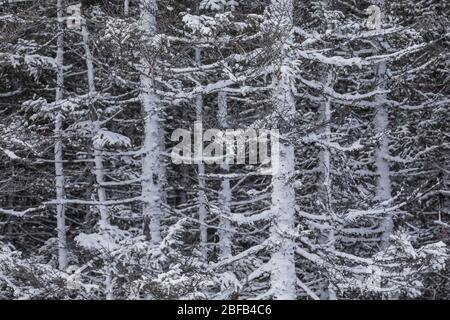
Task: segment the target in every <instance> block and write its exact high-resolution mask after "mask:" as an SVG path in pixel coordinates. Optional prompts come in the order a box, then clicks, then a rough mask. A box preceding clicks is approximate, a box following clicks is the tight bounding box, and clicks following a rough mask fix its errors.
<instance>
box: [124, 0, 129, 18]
mask: <svg viewBox="0 0 450 320" xmlns="http://www.w3.org/2000/svg"><path fill="white" fill-rule="evenodd" d="M123 14H124V16H125V17H128V15H129V14H130V0H125V1H124V3H123Z"/></svg>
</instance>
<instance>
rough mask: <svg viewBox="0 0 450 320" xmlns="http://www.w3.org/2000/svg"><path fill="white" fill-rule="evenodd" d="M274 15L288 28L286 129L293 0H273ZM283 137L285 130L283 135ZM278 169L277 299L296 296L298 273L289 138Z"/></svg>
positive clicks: (282, 105)
mask: <svg viewBox="0 0 450 320" xmlns="http://www.w3.org/2000/svg"><path fill="white" fill-rule="evenodd" d="M271 11H272V19H274V23H275V24H276V25H278V26H280V27H281V28H283V29H284V30H282V32H283V33H284V36H283V37H282V38H281V40H279V43H278V44H277V48H279V50H280V52H279V53H278V54H279V58H280V60H281V67H280V69H279V72H278V74H275V75H274V77H273V84H274V91H273V102H274V109H275V113H276V114H277V115H278V116H279V117H280V118H282V119H283V121H282V122H283V123H282V126H283V127H284V128H280V129H281V131H282V132H284V133H286V132H288V131H289V128H287V126H289V124H290V121H289V120H290V118H291V117H292V116H294V114H295V97H294V94H293V92H292V88H293V86H294V85H295V82H294V79H293V77H292V74H291V73H290V70H289V49H286V48H287V47H288V46H289V44H287V42H289V41H290V35H291V32H292V28H293V2H292V0H272V5H271ZM281 139H282V140H283V134H282V136H281ZM277 157H278V168H279V169H278V170H277V172H274V173H273V176H272V214H273V223H272V226H271V229H270V233H271V236H270V240H271V243H272V245H273V253H272V257H271V260H270V263H271V279H270V286H271V292H272V294H273V297H274V298H275V299H283V300H284V299H286V300H288V299H291V300H292V299H296V279H297V277H296V273H295V257H294V251H295V242H294V239H293V235H294V233H295V229H294V223H295V190H294V187H293V184H292V181H291V179H292V178H293V177H294V174H295V154H294V146H293V145H292V143H291V142H289V141H287V140H286V141H281V142H280V150H279V154H273V155H272V166H274V163H275V162H276V161H277Z"/></svg>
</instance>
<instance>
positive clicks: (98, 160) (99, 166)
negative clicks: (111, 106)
mask: <svg viewBox="0 0 450 320" xmlns="http://www.w3.org/2000/svg"><path fill="white" fill-rule="evenodd" d="M81 26H82V27H81V34H82V37H83V45H84V50H85V55H86V56H85V59H86V67H87V75H88V85H89V95H94V94H95V93H96V91H97V90H96V88H95V80H94V64H93V58H92V53H91V50H90V48H89V31H88V29H87V26H86V22H85V21H84V19H83V22H82V24H81ZM89 109H90V110H89V112H90V117H91V120H92V122H93V125H94V130H93V134H94V136H95V135H97V134H98V132H99V131H100V122H99V119H98V115H97V110H96V109H95V107H94V106H89ZM93 147H94V164H95V177H96V180H97V181H96V182H97V193H98V200H99V202H100V203H105V202H106V201H107V200H108V199H107V196H106V190H105V187H104V186H103V184H104V182H105V169H104V165H103V162H104V160H103V154H102V148H101V146H100V145H98V144H96V143H94V145H93ZM98 209H99V211H100V226H101V227H102V228H105V229H108V227H109V225H110V216H109V211H108V208H107V207H106V206H105V205H102V204H99V206H98Z"/></svg>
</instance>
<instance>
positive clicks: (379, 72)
mask: <svg viewBox="0 0 450 320" xmlns="http://www.w3.org/2000/svg"><path fill="white" fill-rule="evenodd" d="M375 4H376V5H378V6H379V7H380V8H381V10H384V9H385V0H377V1H375ZM382 41H383V40H382V39H380V40H379V41H378V46H379V48H378V50H377V51H380V50H381V45H382ZM386 77H387V64H386V62H385V61H383V62H381V63H379V64H378V65H377V66H376V82H377V87H378V88H377V89H380V90H381V89H383V88H385V86H386V84H385V81H386ZM375 102H377V110H376V115H375V132H376V134H377V135H380V137H381V138H380V141H379V144H378V147H377V149H376V151H375V163H376V167H377V192H376V196H377V200H378V201H380V202H386V201H388V200H390V199H391V198H392V182H391V175H390V168H389V162H388V160H387V159H386V158H387V156H389V136H388V129H389V112H388V110H387V108H386V106H385V103H386V94H380V95H378V96H376V98H375ZM382 229H383V234H382V236H381V247H382V249H386V248H387V247H388V246H389V244H390V236H391V235H392V232H393V230H394V221H393V213H392V212H389V213H387V215H386V216H385V217H384V219H383V223H382Z"/></svg>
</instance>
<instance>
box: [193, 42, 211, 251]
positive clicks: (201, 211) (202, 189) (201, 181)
mask: <svg viewBox="0 0 450 320" xmlns="http://www.w3.org/2000/svg"><path fill="white" fill-rule="evenodd" d="M201 54H202V53H201V50H200V49H198V48H196V49H195V61H196V63H197V66H198V67H200V65H201ZM195 115H196V126H197V130H196V132H199V133H200V132H203V97H202V95H201V94H197V96H196V97H195ZM194 143H195V144H196V146H195V150H196V151H197V152H196V154H195V158H196V160H197V170H198V201H199V208H198V220H199V222H200V247H201V250H202V253H203V255H204V256H205V257H206V255H207V247H206V245H207V242H208V228H207V227H206V225H205V223H206V216H207V213H208V210H207V199H206V184H205V178H204V175H205V164H204V163H203V140H202V139H195V142H194Z"/></svg>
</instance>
